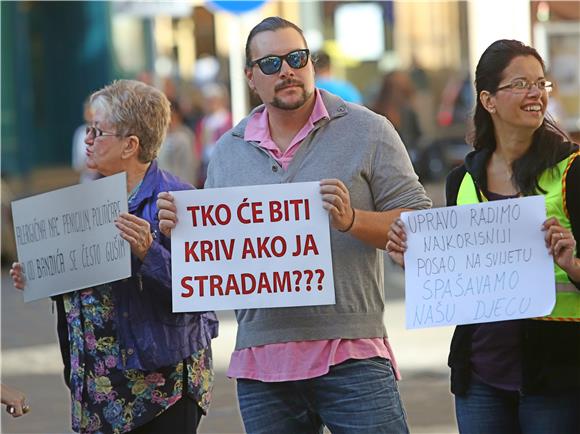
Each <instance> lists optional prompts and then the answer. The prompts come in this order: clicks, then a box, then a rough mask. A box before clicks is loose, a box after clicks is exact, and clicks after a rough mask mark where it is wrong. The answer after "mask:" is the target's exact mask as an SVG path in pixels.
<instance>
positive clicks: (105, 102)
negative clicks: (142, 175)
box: [90, 80, 171, 163]
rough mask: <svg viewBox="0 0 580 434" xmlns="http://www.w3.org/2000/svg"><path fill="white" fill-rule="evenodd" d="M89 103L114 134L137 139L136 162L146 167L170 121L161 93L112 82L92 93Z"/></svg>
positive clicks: (127, 82) (132, 83)
mask: <svg viewBox="0 0 580 434" xmlns="http://www.w3.org/2000/svg"><path fill="white" fill-rule="evenodd" d="M90 102H91V106H92V107H94V108H100V109H102V110H103V111H104V112H105V116H106V117H107V121H109V122H110V123H111V124H112V126H113V127H114V128H115V129H116V131H117V133H118V134H120V135H123V136H127V135H135V136H137V137H139V143H140V145H141V146H140V147H141V149H140V152H139V161H141V162H142V163H148V162H150V161H152V160H153V159H155V157H157V152H158V151H159V148H160V147H161V143H163V140H164V139H165V134H166V133H167V128H168V127H169V122H170V120H171V108H170V103H169V100H168V99H167V97H166V96H165V95H164V94H163V92H161V91H160V90H159V89H156V88H154V87H153V86H149V85H147V84H145V83H142V82H140V81H135V80H115V81H114V82H113V83H111V84H109V85H107V86H105V87H104V88H102V89H101V90H98V91H96V92H95V93H93V94H92V95H91V99H90Z"/></svg>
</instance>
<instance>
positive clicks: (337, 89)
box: [314, 51, 362, 104]
mask: <svg viewBox="0 0 580 434" xmlns="http://www.w3.org/2000/svg"><path fill="white" fill-rule="evenodd" d="M314 58H315V59H316V61H315V63H314V69H315V71H316V87H317V88H319V89H324V90H326V91H328V92H330V93H333V94H335V95H338V96H339V97H341V98H342V99H343V100H345V101H348V102H352V103H355V104H362V95H361V94H360V92H359V91H358V89H357V88H356V87H355V85H354V84H352V83H351V82H349V81H346V80H340V79H338V78H336V77H334V76H333V75H332V71H331V66H332V65H331V61H330V56H329V55H328V53H327V52H326V51H319V52H318V53H316V55H315V56H314Z"/></svg>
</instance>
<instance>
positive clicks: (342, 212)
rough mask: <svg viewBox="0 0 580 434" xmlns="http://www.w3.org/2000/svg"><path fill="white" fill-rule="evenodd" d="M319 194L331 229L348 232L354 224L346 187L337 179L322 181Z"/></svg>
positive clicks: (353, 215) (352, 210)
mask: <svg viewBox="0 0 580 434" xmlns="http://www.w3.org/2000/svg"><path fill="white" fill-rule="evenodd" d="M320 194H322V206H323V207H324V209H325V210H327V211H328V213H329V215H330V224H331V225H332V227H333V228H335V229H337V230H339V231H341V232H348V231H349V230H350V229H351V228H352V226H353V224H354V217H355V214H354V209H353V208H352V206H351V204H350V193H349V192H348V189H347V188H346V185H344V183H343V182H342V181H340V180H338V179H323V180H322V181H320Z"/></svg>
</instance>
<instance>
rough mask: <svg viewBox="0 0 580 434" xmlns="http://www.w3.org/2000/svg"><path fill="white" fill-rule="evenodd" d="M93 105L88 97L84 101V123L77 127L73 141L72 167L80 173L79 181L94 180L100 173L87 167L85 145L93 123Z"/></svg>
mask: <svg viewBox="0 0 580 434" xmlns="http://www.w3.org/2000/svg"><path fill="white" fill-rule="evenodd" d="M91 118H92V115H91V106H90V103H89V100H88V99H87V100H86V101H85V102H84V103H83V119H84V123H83V124H82V125H80V126H79V127H77V129H76V130H75V132H74V135H73V142H72V167H73V169H74V170H76V171H77V172H78V173H79V182H81V183H82V182H87V181H93V180H95V179H97V178H98V176H99V174H98V173H97V172H96V170H94V169H89V168H88V167H87V154H86V148H87V146H86V145H85V131H86V129H87V125H90V123H91Z"/></svg>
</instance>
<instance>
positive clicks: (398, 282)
mask: <svg viewBox="0 0 580 434" xmlns="http://www.w3.org/2000/svg"><path fill="white" fill-rule="evenodd" d="M428 191H429V194H430V196H431V197H432V198H433V200H434V202H435V204H436V205H437V204H440V203H441V192H440V188H435V189H431V190H429V187H428ZM403 284H404V277H403V273H402V272H401V271H400V270H399V269H397V268H396V267H394V266H393V265H391V263H390V260H388V259H387V260H386V273H385V296H386V298H387V308H386V312H385V315H384V320H385V323H386V325H387V330H388V331H389V338H390V342H391V345H392V347H393V349H394V351H395V355H396V358H397V361H398V364H399V368H400V370H401V373H402V375H403V379H402V381H401V382H400V383H399V387H400V390H401V396H402V398H403V402H404V405H405V408H406V411H407V415H408V418H409V424H410V428H411V432H412V433H418V434H455V433H457V429H456V425H455V419H454V416H453V399H452V396H451V394H450V393H449V385H448V376H449V374H448V368H447V367H446V358H447V351H448V348H449V342H450V339H451V333H452V328H450V327H443V328H431V329H421V330H406V329H405V312H404V301H403V294H404V291H403V286H404V285H403ZM1 285H2V286H1V303H2V305H1V320H0V323H1V356H2V357H1V361H2V364H1V369H2V372H1V378H2V383H6V384H8V385H10V386H13V387H16V388H18V389H20V390H22V391H24V392H25V393H26V394H27V396H28V402H29V403H30V406H31V412H30V413H28V414H27V415H26V416H23V417H21V418H18V419H13V418H12V417H10V416H9V415H8V414H7V413H6V412H4V411H2V412H0V414H1V416H0V417H1V419H2V420H1V432H2V433H71V432H72V431H71V429H70V414H69V397H68V393H67V389H66V387H65V385H64V382H63V380H62V362H61V358H60V352H59V349H58V344H57V340H56V315H55V313H54V312H53V310H52V305H51V303H50V301H48V300H39V301H34V302H31V303H27V304H24V303H23V301H22V295H21V294H20V293H19V292H18V291H16V290H14V289H13V288H12V285H11V281H10V279H9V277H8V273H7V269H3V270H2V280H1ZM218 316H219V318H220V336H219V337H218V338H217V339H215V340H214V341H213V344H212V345H213V354H214V362H215V370H216V383H215V388H214V394H213V402H212V406H211V408H210V412H209V414H208V416H207V417H205V418H204V419H203V421H202V424H201V426H200V429H199V432H200V433H201V434H218V433H223V434H226V433H228V434H229V433H232V434H233V433H243V432H244V431H243V426H242V423H241V419H240V416H239V411H238V407H237V402H236V392H235V381H233V380H230V379H228V378H227V377H226V376H225V371H226V369H227V365H228V362H229V355H230V354H231V352H232V350H233V348H234V340H235V333H236V324H235V318H234V316H233V313H232V312H218ZM273 434H274V433H273ZM297 434H299V433H297Z"/></svg>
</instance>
